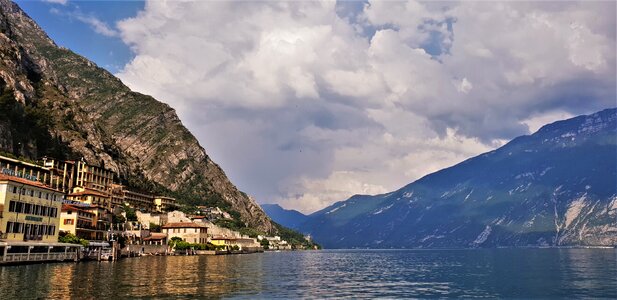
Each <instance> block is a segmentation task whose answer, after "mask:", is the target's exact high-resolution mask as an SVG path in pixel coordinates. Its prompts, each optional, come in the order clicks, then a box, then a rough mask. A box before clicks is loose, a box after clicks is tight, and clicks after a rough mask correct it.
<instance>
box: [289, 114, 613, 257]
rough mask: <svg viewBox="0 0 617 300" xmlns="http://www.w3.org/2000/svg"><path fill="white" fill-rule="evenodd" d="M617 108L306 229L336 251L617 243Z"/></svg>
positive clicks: (351, 203)
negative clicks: (353, 248) (347, 249)
mask: <svg viewBox="0 0 617 300" xmlns="http://www.w3.org/2000/svg"><path fill="white" fill-rule="evenodd" d="M616 120H617V110H616V109H607V110H604V111H601V112H598V113H595V114H592V115H587V116H579V117H575V118H572V119H569V120H565V121H559V122H555V123H552V124H550V125H546V126H544V127H542V128H541V129H540V130H538V131H537V132H536V133H534V134H532V135H529V136H521V137H518V138H515V139H514V140H512V141H511V142H509V143H507V144H506V145H504V146H503V147H501V148H499V149H497V150H494V151H491V152H488V153H484V154H482V155H479V156H476V157H474V158H471V159H468V160H466V161H464V162H462V163H459V164H457V165H455V166H453V167H450V168H447V169H443V170H441V171H438V172H435V173H432V174H430V175H427V176H425V177H423V178H421V179H419V180H417V181H415V182H413V183H411V184H409V185H407V186H405V187H403V188H401V189H399V190H397V191H394V192H391V193H387V194H383V195H376V196H362V195H356V196H353V197H351V198H350V199H348V200H346V201H341V202H338V203H335V204H333V205H331V206H329V207H327V208H325V209H323V210H321V211H318V212H316V213H314V214H312V215H310V216H309V220H308V221H307V222H306V223H305V224H303V225H302V226H301V227H300V229H301V231H303V232H306V233H310V234H312V236H313V238H314V239H316V240H318V241H320V243H321V244H322V245H323V246H325V247H329V248H349V247H372V248H403V247H420V248H440V247H441V248H443V247H498V246H563V245H617V121H616Z"/></svg>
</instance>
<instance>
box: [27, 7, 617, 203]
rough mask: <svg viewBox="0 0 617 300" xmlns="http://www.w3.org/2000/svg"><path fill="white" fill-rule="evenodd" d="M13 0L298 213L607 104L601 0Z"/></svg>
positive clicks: (611, 39) (609, 41)
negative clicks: (172, 112) (166, 108)
mask: <svg viewBox="0 0 617 300" xmlns="http://www.w3.org/2000/svg"><path fill="white" fill-rule="evenodd" d="M18 3H19V5H20V6H22V8H23V9H24V10H25V11H26V12H27V13H28V14H29V15H30V16H31V17H33V19H34V20H35V21H37V22H38V23H39V25H41V27H42V28H43V29H44V30H46V31H47V33H48V34H49V35H50V37H51V38H52V39H54V40H55V41H56V43H57V44H58V45H60V46H64V47H67V48H69V49H72V50H73V51H75V52H77V53H79V54H81V55H83V56H85V57H87V58H89V59H91V60H93V61H94V62H95V63H97V64H98V65H99V66H101V67H103V68H106V69H107V70H109V71H110V72H112V73H113V74H115V75H116V76H118V77H119V78H120V79H121V80H122V81H123V82H124V83H125V84H127V85H128V86H129V87H131V88H132V89H133V90H135V91H138V92H142V93H144V94H149V95H153V96H154V97H155V98H157V99H158V100H159V101H162V102H165V103H168V104H169V105H171V106H172V107H173V108H175V109H176V111H177V112H178V115H179V117H180V118H181V120H182V121H183V123H184V124H185V125H186V126H187V127H188V128H189V129H190V130H191V132H193V134H194V135H195V136H196V137H197V139H198V140H199V141H200V143H201V145H202V146H203V147H204V148H205V149H206V152H207V153H208V155H210V157H212V158H213V160H214V161H215V162H217V163H218V164H219V165H221V167H222V168H223V169H224V170H225V172H226V174H227V175H228V176H229V177H230V179H231V180H232V182H234V183H235V184H236V185H237V186H238V187H239V188H240V189H241V190H243V191H245V192H247V193H248V194H250V195H252V196H253V197H254V198H255V199H256V200H257V202H258V203H278V204H280V205H281V206H283V207H285V208H290V209H297V210H299V211H301V212H304V213H311V212H313V211H316V210H319V209H321V208H324V207H325V206H327V205H330V204H332V203H334V202H337V201H341V200H345V199H347V198H348V197H350V196H352V195H354V194H379V193H385V192H389V191H392V190H395V189H398V188H400V187H402V186H404V185H406V184H408V183H410V182H412V181H414V180H416V179H419V178H420V177H422V176H424V175H426V174H429V173H431V172H434V171H437V170H439V169H442V168H444V167H448V166H451V165H453V164H456V163H458V162H461V161H463V160H465V159H467V158H470V157H472V156H475V155H478V154H481V153H483V152H486V151H490V150H492V149H495V148H496V147H499V146H501V145H503V144H504V143H506V142H507V141H509V140H510V139H512V138H514V137H516V136H519V135H524V134H530V133H532V132H534V131H535V130H537V129H538V128H539V127H540V126H542V125H543V124H546V123H550V122H553V121H556V120H560V119H565V118H569V117H572V116H575V115H579V114H588V113H593V112H595V111H599V110H602V109H604V108H609V107H615V106H617V100H616V93H617V92H616V89H617V83H616V81H617V76H616V63H617V62H616V57H615V56H616V55H615V52H616V50H617V47H616V28H617V25H616V21H615V19H616V18H615V11H616V7H615V6H616V4H615V2H614V1H602V2H590V1H582V2H575V1H568V2H565V1H540V2H513V1H509V2H486V1H483V2H435V1H431V2H416V1H365V2H359V1H355V2H354V1H342V2H330V1H310V2H309V1H289V2H274V1H247V2H238V1H195V2H191V1H161V0H157V1H146V2H141V1H130V2H121V1H71V0H53V1H47V2H34V1H18Z"/></svg>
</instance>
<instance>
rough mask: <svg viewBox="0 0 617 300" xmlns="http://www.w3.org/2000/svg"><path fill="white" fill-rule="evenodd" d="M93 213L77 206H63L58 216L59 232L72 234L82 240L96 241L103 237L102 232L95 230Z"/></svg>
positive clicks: (95, 221) (103, 233) (95, 220)
mask: <svg viewBox="0 0 617 300" xmlns="http://www.w3.org/2000/svg"><path fill="white" fill-rule="evenodd" d="M96 225H97V218H96V215H95V214H94V212H91V211H88V210H87V209H84V208H83V207H79V206H77V205H71V204H64V205H62V212H61V214H60V231H62V232H66V233H71V234H74V235H76V236H78V237H80V238H82V239H86V240H97V235H98V236H99V237H101V236H104V235H105V231H104V230H99V229H97V226H96Z"/></svg>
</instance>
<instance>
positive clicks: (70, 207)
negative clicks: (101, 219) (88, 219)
mask: <svg viewBox="0 0 617 300" xmlns="http://www.w3.org/2000/svg"><path fill="white" fill-rule="evenodd" d="M69 210H70V211H81V212H84V213H87V214H91V215H94V213H91V212H89V211H87V210H85V209H83V208H81V207H77V206H75V205H71V204H62V211H69Z"/></svg>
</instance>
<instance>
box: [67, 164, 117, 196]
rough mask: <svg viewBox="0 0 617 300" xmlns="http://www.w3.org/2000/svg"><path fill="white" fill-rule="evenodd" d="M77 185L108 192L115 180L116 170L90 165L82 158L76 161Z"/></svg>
mask: <svg viewBox="0 0 617 300" xmlns="http://www.w3.org/2000/svg"><path fill="white" fill-rule="evenodd" d="M75 164H76V167H75V168H76V169H75V172H76V173H75V186H76V187H82V188H88V189H92V190H96V191H99V192H104V193H107V192H108V191H109V189H110V188H111V184H112V183H113V182H114V172H112V171H109V170H106V169H104V168H101V167H97V166H91V165H88V164H87V163H86V162H85V161H83V160H80V161H77V162H76V163H75Z"/></svg>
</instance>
